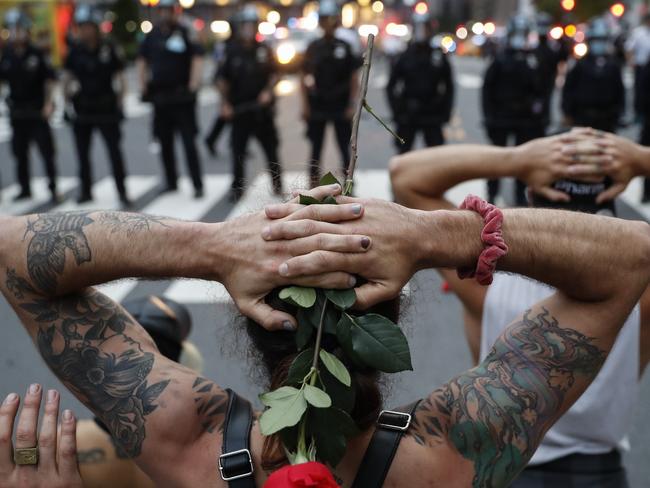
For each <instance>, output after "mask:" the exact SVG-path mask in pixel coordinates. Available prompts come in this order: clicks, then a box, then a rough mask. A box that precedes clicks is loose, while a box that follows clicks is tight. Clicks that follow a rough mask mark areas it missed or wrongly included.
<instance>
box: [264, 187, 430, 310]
mask: <svg viewBox="0 0 650 488" xmlns="http://www.w3.org/2000/svg"><path fill="white" fill-rule="evenodd" d="M337 200H338V201H339V203H340V204H360V205H363V209H364V210H363V218H362V219H359V220H348V221H344V222H341V223H339V224H332V223H329V222H326V221H324V219H322V218H321V216H322V215H324V214H326V213H327V212H329V211H333V210H334V209H336V208H337V206H336V205H310V206H307V207H301V206H299V205H295V204H284V205H272V206H269V207H267V208H266V214H267V216H268V217H269V218H271V219H277V220H276V222H275V223H273V224H272V225H271V226H270V227H269V229H268V232H266V233H265V235H264V238H265V239H266V240H268V241H272V242H277V243H279V242H283V240H285V239H305V238H315V237H316V238H317V236H319V235H327V234H332V235H333V234H353V235H365V236H368V237H369V238H370V239H372V246H371V247H369V249H368V252H366V253H335V252H331V251H329V250H327V249H324V248H321V249H319V250H315V251H313V252H311V253H309V254H306V255H303V256H296V257H293V258H290V259H288V260H286V261H285V262H283V263H281V264H280V265H279V267H278V268H276V269H277V272H278V273H279V274H280V275H282V276H284V277H285V278H286V279H288V280H289V281H292V282H297V281H300V280H302V279H304V277H305V276H310V275H317V274H318V273H321V272H323V271H324V270H334V269H336V270H344V271H347V272H348V273H351V274H354V275H358V276H361V277H363V278H364V279H365V280H367V283H365V284H363V285H362V286H360V287H359V288H357V289H356V293H357V303H356V307H358V308H361V309H366V308H368V307H370V306H372V305H375V304H377V303H379V302H382V301H386V300H389V299H391V298H394V297H396V296H397V295H399V293H400V291H401V289H402V287H403V286H404V285H405V284H406V283H407V282H408V280H409V279H411V276H413V274H414V273H415V272H416V271H418V269H420V267H421V260H422V259H423V257H424V256H423V255H422V253H421V252H420V251H421V247H422V246H421V244H422V242H423V240H424V241H426V240H427V239H426V237H427V236H422V235H421V234H419V233H418V225H419V224H420V223H421V220H422V219H421V218H420V217H422V215H423V214H425V212H420V211H418V210H411V209H407V208H406V207H402V206H400V205H397V204H394V203H390V202H386V201H383V200H364V199H355V198H348V197H339V198H338V199H337ZM309 236H311V237H309Z"/></svg>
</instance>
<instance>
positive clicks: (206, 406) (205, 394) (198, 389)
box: [192, 376, 228, 433]
mask: <svg viewBox="0 0 650 488" xmlns="http://www.w3.org/2000/svg"><path fill="white" fill-rule="evenodd" d="M192 390H193V391H194V392H195V396H194V403H195V404H196V414H197V415H198V417H199V418H200V419H201V428H202V429H203V432H210V433H212V432H214V430H215V428H216V427H217V426H219V430H221V429H223V422H224V419H225V417H226V410H227V409H228V394H227V393H226V392H225V391H223V390H222V389H220V388H219V387H218V386H216V385H215V384H214V383H213V382H212V381H210V380H207V379H205V378H202V377H200V376H199V377H197V378H196V380H195V381H194V384H193V385H192Z"/></svg>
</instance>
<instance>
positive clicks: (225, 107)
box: [221, 101, 235, 120]
mask: <svg viewBox="0 0 650 488" xmlns="http://www.w3.org/2000/svg"><path fill="white" fill-rule="evenodd" d="M233 115H235V111H234V109H233V108H232V105H231V104H230V103H228V102H226V101H224V102H223V103H222V104H221V117H223V118H224V119H225V120H230V119H232V117H233Z"/></svg>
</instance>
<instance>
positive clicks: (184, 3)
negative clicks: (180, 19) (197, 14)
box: [178, 0, 194, 8]
mask: <svg viewBox="0 0 650 488" xmlns="http://www.w3.org/2000/svg"><path fill="white" fill-rule="evenodd" d="M178 3H180V4H181V7H183V8H192V7H194V0H178Z"/></svg>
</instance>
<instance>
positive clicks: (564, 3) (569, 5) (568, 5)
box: [561, 0, 576, 12]
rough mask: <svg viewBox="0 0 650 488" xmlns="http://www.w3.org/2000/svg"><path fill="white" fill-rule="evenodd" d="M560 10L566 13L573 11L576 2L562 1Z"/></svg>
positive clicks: (571, 0)
mask: <svg viewBox="0 0 650 488" xmlns="http://www.w3.org/2000/svg"><path fill="white" fill-rule="evenodd" d="M561 5H562V8H563V9H564V10H566V11H567V12H570V11H571V10H573V9H574V8H575V6H576V1H575V0H562V3H561Z"/></svg>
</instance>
